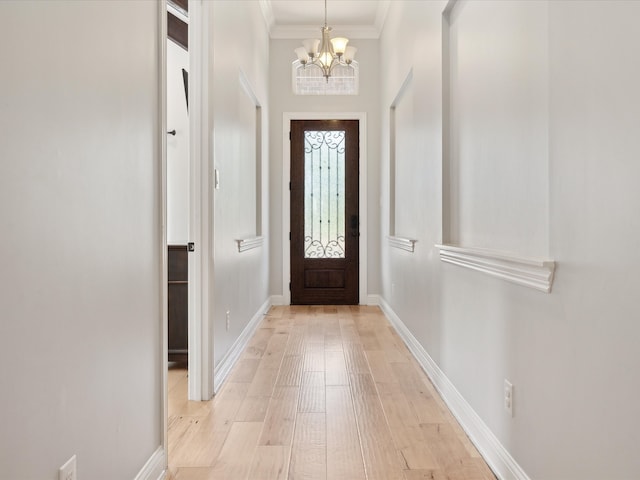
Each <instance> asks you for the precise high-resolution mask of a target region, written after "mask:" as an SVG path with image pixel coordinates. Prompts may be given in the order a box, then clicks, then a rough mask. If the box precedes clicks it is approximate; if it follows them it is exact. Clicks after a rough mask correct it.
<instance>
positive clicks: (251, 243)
mask: <svg viewBox="0 0 640 480" xmlns="http://www.w3.org/2000/svg"><path fill="white" fill-rule="evenodd" d="M236 243H237V244H238V252H245V251H247V250H251V249H252V248H258V247H261V246H262V244H263V243H264V237H251V238H241V239H238V240H236Z"/></svg>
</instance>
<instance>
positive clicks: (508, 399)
mask: <svg viewBox="0 0 640 480" xmlns="http://www.w3.org/2000/svg"><path fill="white" fill-rule="evenodd" d="M504 409H505V410H506V411H507V412H509V415H511V416H512V417H513V385H512V384H511V382H509V380H507V379H505V380H504Z"/></svg>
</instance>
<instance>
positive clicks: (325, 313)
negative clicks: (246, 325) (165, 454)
mask: <svg viewBox="0 0 640 480" xmlns="http://www.w3.org/2000/svg"><path fill="white" fill-rule="evenodd" d="M186 397H187V373H186V370H183V369H172V370H170V371H169V476H168V479H169V480H213V479H215V480H222V479H224V480H278V479H296V480H297V479H327V480H360V479H362V480H364V479H366V480H418V479H431V480H495V476H494V475H493V474H492V472H491V470H490V469H489V468H488V467H487V465H486V464H485V462H484V461H483V460H482V458H481V457H480V455H479V454H478V452H477V451H476V449H475V448H474V447H473V445H472V444H471V443H470V441H469V440H468V438H467V437H466V436H465V434H464V432H463V431H462V429H461V428H460V426H459V425H458V424H457V423H456V421H455V420H454V418H453V417H452V415H451V413H449V411H448V410H447V408H446V407H445V405H444V404H443V402H442V400H441V399H440V398H439V396H438V394H437V393H436V391H435V390H434V388H433V386H432V385H431V383H430V382H429V380H428V379H427V377H426V375H425V374H424V373H423V372H422V370H421V369H420V367H419V366H418V364H417V363H416V362H415V360H414V359H413V357H412V356H411V354H410V353H409V351H408V350H407V349H406V347H405V346H404V344H403V342H402V340H401V339H400V337H398V335H397V334H396V333H395V331H394V330H393V328H392V327H391V326H390V324H389V323H388V322H387V320H386V319H385V317H384V315H383V314H382V312H381V311H380V310H379V309H378V308H377V307H274V308H272V309H271V310H270V312H269V314H268V315H267V316H266V317H265V318H264V320H263V322H262V323H261V325H260V328H259V329H258V330H257V332H256V334H255V335H254V336H253V338H252V339H251V341H250V344H249V346H248V347H247V349H246V351H245V352H244V354H243V355H242V357H241V359H240V360H239V362H238V363H237V365H236V366H235V368H234V370H233V371H232V373H231V375H230V377H229V379H228V380H227V382H226V383H225V385H224V386H223V387H222V389H221V391H220V393H219V394H218V395H217V396H216V397H215V398H214V399H213V400H211V401H209V402H190V401H187V400H186Z"/></svg>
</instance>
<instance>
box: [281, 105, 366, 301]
mask: <svg viewBox="0 0 640 480" xmlns="http://www.w3.org/2000/svg"><path fill="white" fill-rule="evenodd" d="M291 120H358V122H359V123H358V127H359V132H358V135H359V142H360V161H359V167H360V173H359V175H358V185H359V189H360V191H359V194H358V200H359V202H360V239H359V250H360V253H359V262H360V265H359V266H358V277H359V292H358V300H359V303H360V305H367V238H368V229H367V114H366V112H353V113H352V112H339V113H336V112H334V113H318V112H284V113H283V114H282V296H283V300H284V302H283V303H284V304H285V305H290V304H291V291H290V290H289V282H291V248H290V244H289V232H290V231H291V196H290V192H289V182H290V181H291V143H290V140H289V131H290V128H291Z"/></svg>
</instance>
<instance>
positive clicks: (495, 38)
mask: <svg viewBox="0 0 640 480" xmlns="http://www.w3.org/2000/svg"><path fill="white" fill-rule="evenodd" d="M534 3H535V4H536V5H533V4H534ZM508 4H509V5H506V4H505V3H504V2H478V3H476V4H475V5H474V6H473V9H470V10H467V11H466V12H465V11H464V10H463V11H462V12H460V16H459V17H458V20H462V22H461V23H459V24H458V27H459V30H458V32H457V33H458V34H459V35H462V36H463V37H459V38H466V40H465V41H466V42H467V43H466V45H467V48H468V49H469V50H467V51H466V53H464V55H463V57H459V59H462V60H464V62H468V63H467V64H466V65H467V66H469V67H470V66H473V77H472V76H468V77H467V79H468V80H463V81H460V82H458V83H457V85H456V86H455V87H456V88H458V90H457V93H458V94H459V95H462V96H463V97H462V98H465V99H466V100H465V103H464V105H459V106H458V107H459V110H458V111H457V112H458V113H459V114H461V115H462V114H464V115H466V117H465V118H464V119H463V118H462V117H458V122H459V123H458V124H457V126H458V134H459V137H458V141H459V142H460V143H459V145H464V146H466V147H468V148H467V150H466V153H465V155H466V160H465V161H463V162H461V163H460V164H459V167H460V169H461V171H460V172H459V175H468V176H467V177H466V181H464V182H459V183H457V184H456V185H454V186H453V187H455V188H457V190H455V188H453V189H452V191H451V192H447V189H445V190H444V192H445V193H446V194H447V195H449V194H450V195H453V196H454V199H455V198H458V199H463V200H464V202H466V205H462V206H461V207H460V210H458V212H463V215H460V216H459V217H458V219H457V223H456V225H457V227H456V228H458V231H457V234H456V235H457V238H455V240H459V241H462V242H467V243H478V244H481V245H479V246H485V247H487V246H491V245H493V244H495V242H500V241H504V243H503V244H501V245H499V246H498V248H503V249H507V248H508V249H510V250H513V249H515V250H517V251H519V253H521V254H525V255H526V254H528V255H531V254H540V253H541V254H543V255H546V254H548V255H549V256H550V257H552V258H554V259H555V260H556V262H557V271H556V279H555V282H554V286H553V291H552V293H550V294H544V293H541V292H537V291H534V290H531V289H528V288H525V287H522V286H518V285H513V284H510V283H507V282H504V281H502V280H499V279H495V278H492V277H488V276H485V275H483V274H481V273H478V272H474V271H472V270H467V269H463V268H460V267H457V266H454V265H448V264H443V263H441V262H440V260H439V257H438V251H437V249H435V248H434V244H436V243H439V242H440V241H441V239H442V233H443V232H442V229H441V225H442V220H443V208H444V209H446V208H448V207H449V206H448V205H447V203H446V202H444V204H443V201H442V196H443V189H442V181H443V179H442V172H443V169H442V91H443V85H442V70H441V65H442V56H441V52H442V16H441V13H442V10H443V9H444V7H445V2H444V1H443V2H431V1H420V2H415V1H405V2H401V1H398V2H391V7H390V11H389V17H388V21H387V24H386V26H385V30H384V32H383V36H382V38H381V55H382V58H386V59H390V65H389V68H386V69H385V70H384V71H383V73H382V111H383V114H385V112H387V111H388V106H389V105H390V104H391V102H392V101H393V99H394V98H395V95H396V94H397V91H398V89H399V87H400V85H401V83H402V81H403V80H404V78H405V76H406V72H408V71H409V69H410V68H412V67H413V68H414V90H413V95H414V112H413V115H414V118H415V123H416V126H417V128H419V130H420V131H421V133H422V134H421V135H420V136H419V137H418V138H417V139H415V140H414V142H415V144H414V146H413V149H412V151H413V154H415V155H418V156H420V157H421V158H422V163H421V165H420V166H419V167H417V169H416V171H415V174H416V175H417V176H420V177H421V178H423V179H424V182H425V188H424V190H423V191H422V192H420V193H419V194H417V195H416V197H415V202H414V205H415V206H414V207H413V211H414V213H415V218H416V223H417V225H416V228H417V230H418V232H419V236H418V243H417V245H416V252H415V253H414V254H409V253H407V252H403V251H400V250H395V249H390V248H389V247H388V246H387V245H386V243H384V242H383V248H382V275H381V278H382V293H383V297H384V299H385V300H386V301H387V302H388V303H389V304H390V305H391V307H392V309H393V310H394V312H395V313H396V314H397V315H398V316H399V317H400V318H401V320H402V321H403V322H404V323H405V325H406V326H407V327H408V328H409V329H410V331H411V332H412V334H413V335H414V336H415V337H416V338H417V339H418V340H419V342H420V343H421V344H422V346H423V347H424V349H425V350H426V351H427V352H428V353H429V355H430V356H431V357H432V358H433V359H434V360H435V362H436V363H437V364H438V366H439V367H440V369H442V370H443V371H444V373H445V374H446V375H447V377H448V378H449V379H450V380H451V381H452V382H453V384H454V385H455V387H456V388H457V390H458V391H459V392H460V393H461V394H462V395H463V396H464V398H465V399H466V401H467V402H468V403H469V404H470V405H471V407H472V408H473V409H474V410H475V412H476V413H477V414H478V415H479V416H480V417H481V419H482V420H483V421H484V423H485V424H486V425H487V426H488V427H489V428H490V429H491V431H492V432H493V433H494V434H495V435H496V436H497V437H498V439H499V441H500V442H501V443H502V444H503V445H504V446H505V447H506V448H507V450H508V451H509V453H510V454H511V455H512V456H513V457H514V459H515V460H516V461H517V462H518V463H519V465H520V466H521V467H522V468H523V469H524V471H525V472H526V473H527V474H528V475H529V477H530V478H532V479H544V480H556V479H557V480H560V479H562V480H571V479H600V478H611V479H630V478H635V477H636V476H637V472H638V471H640V460H639V458H638V456H637V455H636V449H635V448H634V447H633V445H636V444H637V441H638V432H639V431H640V417H639V416H638V413H637V406H636V403H637V402H636V399H637V397H638V394H640V381H639V380H638V376H637V375H636V374H635V373H634V372H635V366H636V365H637V364H638V361H639V360H640V358H639V354H638V349H637V345H636V343H637V338H639V337H640V325H639V324H638V322H637V318H638V315H637V312H638V308H637V305H636V302H635V294H634V292H635V290H637V288H638V286H639V285H638V284H639V282H638V279H637V274H636V273H637V269H638V267H640V255H639V253H638V250H637V248H636V246H637V239H638V237H639V235H640V223H638V215H637V210H638V205H639V204H640V193H639V190H638V189H637V188H635V184H636V183H637V178H639V174H640V167H639V164H638V162H637V161H636V159H637V158H638V156H639V154H640V140H639V139H638V135H637V125H638V122H637V113H638V111H640V93H638V89H637V85H638V84H639V83H640V64H638V63H637V62H634V61H633V60H632V59H634V58H636V57H637V56H638V51H637V45H638V44H639V40H640V38H639V37H640V32H639V31H638V29H637V28H636V27H635V26H636V24H637V22H638V20H640V3H637V2H604V1H590V2H577V1H567V2H564V1H553V2H548V3H547V2H544V3H543V2H508ZM531 9H534V10H538V11H537V12H532V11H531ZM523 22H524V23H523ZM514 25H518V26H519V28H517V29H516V28H514ZM533 39H537V41H538V42H539V43H540V45H538V46H536V45H534V44H532V40H533ZM544 44H548V50H546V47H545V49H543V50H541V49H539V47H541V46H542V45H544ZM397 45H410V46H413V48H408V49H405V50H402V51H398V50H397ZM485 49H486V50H485ZM512 49H513V50H515V51H516V52H517V51H519V52H521V53H522V52H524V54H525V57H527V58H530V59H532V61H533V62H534V64H535V65H537V66H538V67H539V68H537V69H535V70H534V71H531V64H529V63H528V62H527V63H518V58H517V56H513V55H512V53H513V52H512V51H511V50H512ZM488 51H491V54H489V53H487V52H488ZM514 62H516V63H514ZM505 69H506V71H505ZM509 69H512V70H509ZM496 72H502V74H503V75H501V78H498V79H496V78H495V77H494V75H496ZM543 72H548V73H544V75H542V73H543ZM519 74H527V75H526V78H523V79H521V80H522V81H521V82H518V83H516V84H511V85H506V86H505V85H503V90H505V95H504V96H500V95H499V93H500V92H498V91H496V87H497V86H498V85H502V84H501V83H500V82H507V81H511V80H513V79H514V78H517V76H518V75H519ZM469 75H471V74H469ZM472 79H475V82H472V81H471V80H472ZM510 79H511V80H510ZM459 80H460V78H459ZM492 80H496V81H497V83H492ZM459 98H460V97H459ZM545 104H546V105H545ZM516 106H520V107H522V108H515V107H516ZM545 112H548V113H545ZM498 115H500V116H498ZM385 116H387V115H386V114H385ZM385 116H383V122H382V124H383V128H382V137H383V140H382V145H383V148H382V162H381V163H382V165H381V172H382V185H383V189H382V195H383V202H384V204H385V208H383V219H382V225H383V229H382V235H383V236H384V235H385V234H386V231H385V229H386V228H387V227H386V225H388V221H387V220H388V207H387V206H386V205H387V204H388V191H389V189H388V173H387V172H388V154H387V152H388V140H389V139H388V131H389V130H388V118H385ZM463 120H464V121H463ZM467 120H468V122H467ZM500 139H502V140H503V141H498V140H500ZM465 142H469V143H465ZM547 142H548V146H545V145H546V143H547ZM516 144H517V146H518V147H519V148H520V150H521V155H515V153H517V152H516V151H515V150H514V147H515V146H516ZM505 149H509V150H511V151H510V152H509V151H505ZM514 152H515V153H514ZM508 158H515V159H516V160H518V161H520V160H521V159H522V158H527V159H528V161H529V162H532V163H533V164H534V165H530V166H526V165H524V164H523V165H521V168H525V169H526V170H525V171H526V172H532V173H533V178H532V177H530V176H525V178H519V180H518V182H520V183H518V182H516V184H518V185H520V188H521V189H523V185H524V186H526V187H527V188H528V190H526V189H525V191H521V190H515V191H513V190H510V189H509V188H507V186H506V185H505V183H504V177H503V175H504V174H505V172H504V171H503V170H502V169H501V168H498V167H500V165H497V164H495V163H490V167H488V168H490V169H489V170H488V171H487V170H485V169H484V168H482V167H481V166H477V165H473V166H472V165H471V162H472V161H473V159H478V161H480V160H483V161H484V160H486V161H489V162H497V161H498V160H500V162H502V161H504V160H506V159H508ZM472 168H475V170H473V171H472V173H473V174H470V172H471V169H472ZM462 170H464V171H462ZM545 171H548V173H545ZM496 176H497V178H498V179H501V180H500V182H499V183H498V184H497V185H496V189H495V190H494V191H492V192H485V193H486V195H479V197H478V198H477V201H476V203H472V202H471V201H470V200H471V199H473V198H475V197H474V190H473V189H474V188H478V187H479V186H481V185H479V182H481V181H483V180H486V181H490V182H493V181H494V180H495V179H496ZM545 177H546V178H545ZM456 178H458V179H460V178H462V177H461V176H458V177H455V176H454V177H453V178H452V180H455V179H456ZM516 178H518V177H516ZM522 182H524V183H522ZM545 190H546V193H545ZM489 194H490V195H489ZM456 196H457V197H456ZM448 198H449V197H448V196H446V197H445V200H447V199H448ZM522 199H525V200H526V199H534V200H535V201H534V202H532V203H529V204H523V203H522V202H521V201H520V200H522ZM458 205H459V206H460V205H461V204H458ZM494 205H495V206H496V207H497V208H499V209H502V210H504V212H503V213H502V216H501V217H499V218H495V217H492V216H491V215H490V214H488V213H487V210H488V209H490V208H493V207H492V206H494ZM519 215H522V216H523V217H526V218H520V217H519ZM534 217H535V219H536V220H535V222H531V220H532V219H533V218H534ZM507 219H510V220H509V222H511V223H510V224H509V223H507V222H506V220H507ZM454 220H455V219H454ZM474 222H480V223H477V224H475V223H474ZM532 225H539V227H537V228H534V229H532V228H533V227H532ZM454 233H455V232H454ZM483 235H484V237H483ZM505 378H507V379H509V380H510V381H511V382H512V383H513V384H514V386H515V405H514V414H515V416H514V417H513V418H511V417H509V415H508V414H507V413H506V412H505V411H504V410H503V405H502V387H503V381H504V379H505Z"/></svg>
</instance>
